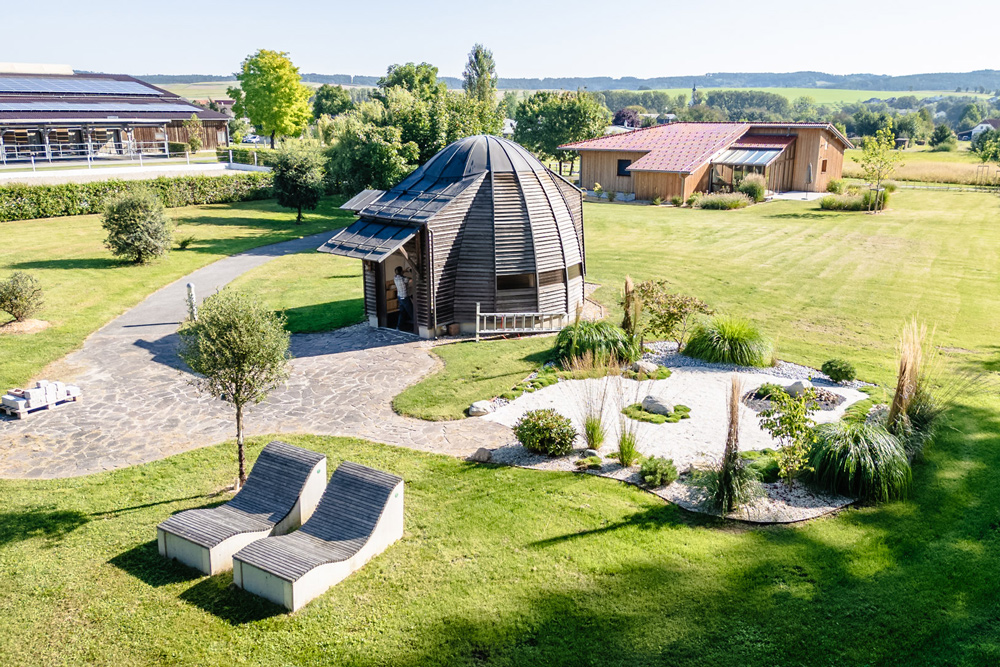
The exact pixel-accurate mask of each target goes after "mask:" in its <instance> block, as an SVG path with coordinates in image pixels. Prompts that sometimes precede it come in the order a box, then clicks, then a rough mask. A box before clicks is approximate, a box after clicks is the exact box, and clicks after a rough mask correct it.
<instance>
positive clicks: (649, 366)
mask: <svg viewBox="0 0 1000 667" xmlns="http://www.w3.org/2000/svg"><path fill="white" fill-rule="evenodd" d="M658 368H659V366H657V365H656V364H654V363H653V362H652V361H636V362H635V363H633V364H632V372H633V373H645V374H646V375H652V374H653V373H655V372H656V369H658Z"/></svg>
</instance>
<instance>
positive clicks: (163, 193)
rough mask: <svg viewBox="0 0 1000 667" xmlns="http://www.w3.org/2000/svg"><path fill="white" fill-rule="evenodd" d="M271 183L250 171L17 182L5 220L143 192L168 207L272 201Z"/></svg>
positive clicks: (96, 207)
mask: <svg viewBox="0 0 1000 667" xmlns="http://www.w3.org/2000/svg"><path fill="white" fill-rule="evenodd" d="M271 182H272V180H271V174H269V173H263V172H247V173H240V174H234V175H231V176H228V175H227V176H177V177H170V178H168V177H164V176H161V177H160V178H155V179H150V180H143V181H122V180H114V179H112V180H108V181H95V182H93V183H63V184H60V185H25V184H23V183H13V184H11V185H0V222H11V221H14V220H33V219H35V218H54V217H59V216H64V215H85V214H88V213H99V212H101V211H102V210H103V209H104V202H105V201H106V200H107V199H108V198H109V197H112V196H114V195H117V194H120V193H122V192H130V191H133V190H138V189H143V188H148V189H151V190H153V191H154V192H156V193H157V194H158V195H159V196H160V199H161V200H162V201H163V205H164V206H166V207H168V208H173V207H177V206H190V205H192V204H225V203H229V202H237V201H253V200H256V199H267V198H269V197H271V196H272V193H271Z"/></svg>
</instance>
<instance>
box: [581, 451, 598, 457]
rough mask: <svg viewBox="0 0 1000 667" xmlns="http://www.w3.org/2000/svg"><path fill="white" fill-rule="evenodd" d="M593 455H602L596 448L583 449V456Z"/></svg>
mask: <svg viewBox="0 0 1000 667" xmlns="http://www.w3.org/2000/svg"><path fill="white" fill-rule="evenodd" d="M591 456H598V457H599V456H600V454H599V453H598V451H597V450H596V449H585V450H583V457H584V458H590V457H591Z"/></svg>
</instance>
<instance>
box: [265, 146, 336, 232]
mask: <svg viewBox="0 0 1000 667" xmlns="http://www.w3.org/2000/svg"><path fill="white" fill-rule="evenodd" d="M324 162H325V160H324V159H323V155H322V153H320V152H319V151H318V150H316V149H315V148H312V147H309V146H288V147H285V148H282V149H281V150H280V151H279V152H278V158H277V160H276V161H275V163H274V166H273V167H272V173H273V175H274V194H275V196H276V197H277V199H278V204H279V205H280V206H284V207H286V208H294V209H296V210H297V211H298V215H297V216H296V218H295V222H296V223H300V222H302V209H306V210H309V211H312V210H314V209H315V208H316V206H318V205H319V200H320V198H321V197H322V196H323V189H324V186H323V164H324Z"/></svg>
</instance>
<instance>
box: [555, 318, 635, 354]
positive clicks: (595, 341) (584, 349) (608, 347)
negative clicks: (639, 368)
mask: <svg viewBox="0 0 1000 667" xmlns="http://www.w3.org/2000/svg"><path fill="white" fill-rule="evenodd" d="M588 352H589V353H590V354H592V355H594V356H595V358H596V357H604V358H607V359H609V360H614V361H620V362H632V361H636V360H637V359H638V358H639V357H640V356H641V351H640V349H639V344H638V342H637V341H636V340H635V339H634V338H632V337H631V336H629V335H628V334H627V333H626V332H625V330H624V329H622V328H621V327H616V326H615V325H614V324H612V323H611V322H607V321H604V320H602V321H600V322H589V321H587V320H581V321H579V322H577V323H575V324H571V325H569V326H567V327H563V329H562V331H560V332H559V335H558V336H556V356H558V358H560V359H572V358H573V357H579V356H582V355H584V354H587V353H588Z"/></svg>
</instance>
